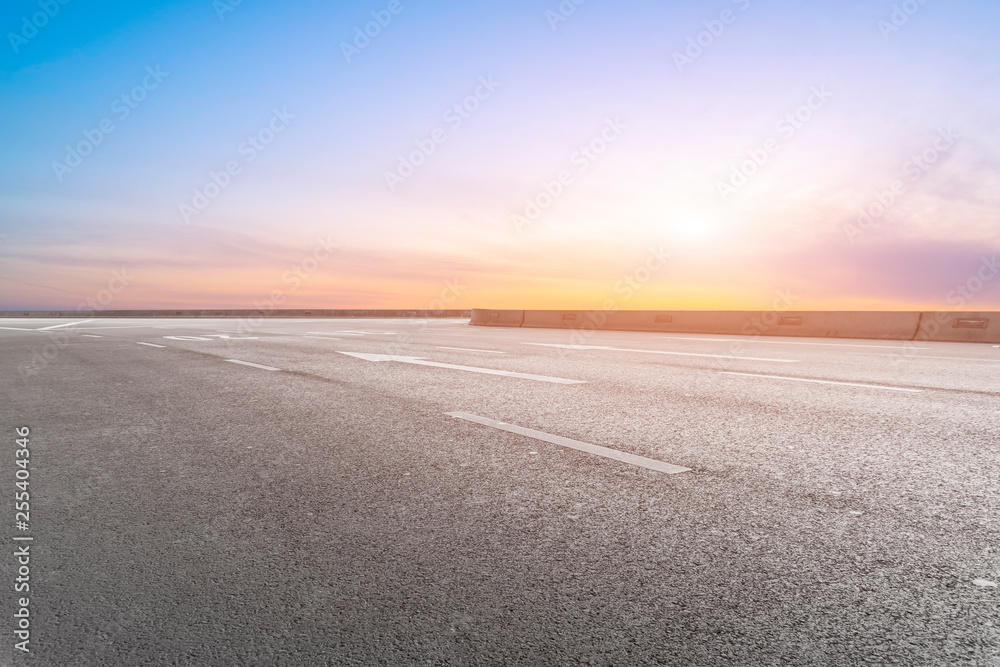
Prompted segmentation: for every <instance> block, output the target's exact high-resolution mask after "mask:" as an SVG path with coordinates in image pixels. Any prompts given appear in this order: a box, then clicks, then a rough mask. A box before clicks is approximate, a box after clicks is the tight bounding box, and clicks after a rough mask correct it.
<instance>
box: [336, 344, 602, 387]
mask: <svg viewBox="0 0 1000 667" xmlns="http://www.w3.org/2000/svg"><path fill="white" fill-rule="evenodd" d="M338 352H340V350H338ZM340 353H341V354H346V355H347V356H349V357H357V358H358V359H364V360H366V361H399V362H401V363H404V364H415V365H417V366H433V367H435V368H450V369H452V370H456V371H469V372H470V373H486V374H487V375H504V376H506V377H512V378H521V379H524V380H538V381H539V382H553V383H555V384H583V383H585V382H586V380H567V379H565V378H554V377H549V376H547V375H531V374H530V373H515V372H514V371H498V370H496V369H493V368H477V367H475V366H458V365H455V364H442V363H439V362H436V361H424V360H423V358H422V357H400V356H395V355H391V354H364V353H361V352H340Z"/></svg>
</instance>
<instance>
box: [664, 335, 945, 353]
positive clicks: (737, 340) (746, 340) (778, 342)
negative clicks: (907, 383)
mask: <svg viewBox="0 0 1000 667" xmlns="http://www.w3.org/2000/svg"><path fill="white" fill-rule="evenodd" d="M659 338H666V339H667V340H700V341H703V342H707V343H764V344H767V345H823V346H830V347H875V348H878V349H881V350H897V349H900V348H904V347H905V348H906V349H909V350H929V349H930V348H929V347H907V346H904V345H866V344H864V343H814V342H812V341H798V340H759V339H758V340H754V339H752V338H684V337H682V336H659Z"/></svg>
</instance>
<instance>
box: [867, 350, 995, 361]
mask: <svg viewBox="0 0 1000 667" xmlns="http://www.w3.org/2000/svg"><path fill="white" fill-rule="evenodd" d="M858 355H859V356H860V355H864V356H866V357H893V358H894V359H898V358H899V355H888V354H878V353H876V352H858ZM902 358H903V361H912V360H914V359H947V360H948V361H1000V359H987V358H984V357H933V356H931V355H929V354H913V355H903V357H902Z"/></svg>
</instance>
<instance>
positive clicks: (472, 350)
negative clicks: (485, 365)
mask: <svg viewBox="0 0 1000 667" xmlns="http://www.w3.org/2000/svg"><path fill="white" fill-rule="evenodd" d="M437 349H439V350H461V351H462V352H489V353H490V354H507V353H506V352H500V351H499V350H476V349H473V348H471V347H443V346H441V345H438V346H437Z"/></svg>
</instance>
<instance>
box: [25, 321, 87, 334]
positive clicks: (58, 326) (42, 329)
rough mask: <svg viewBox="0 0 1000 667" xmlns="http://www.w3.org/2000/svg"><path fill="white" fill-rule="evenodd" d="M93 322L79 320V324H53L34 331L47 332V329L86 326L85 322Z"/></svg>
mask: <svg viewBox="0 0 1000 667" xmlns="http://www.w3.org/2000/svg"><path fill="white" fill-rule="evenodd" d="M93 321H94V320H92V319H90V320H80V321H79V322H66V323H64V324H53V325H52V326H50V327H42V328H41V329H35V331H48V330H49V329H58V328H60V327H71V326H73V325H74V324H86V323H87V322H93Z"/></svg>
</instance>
